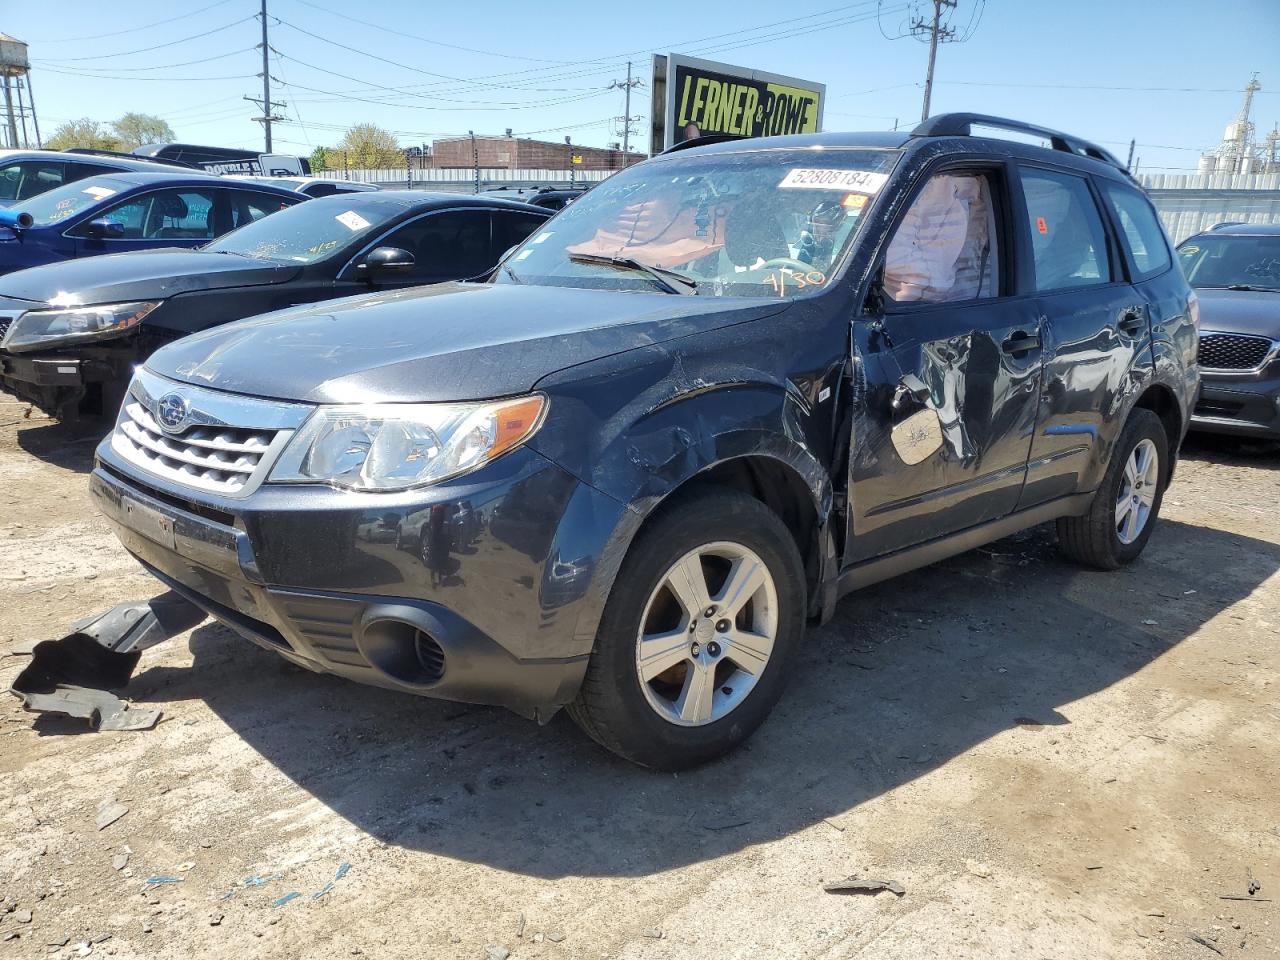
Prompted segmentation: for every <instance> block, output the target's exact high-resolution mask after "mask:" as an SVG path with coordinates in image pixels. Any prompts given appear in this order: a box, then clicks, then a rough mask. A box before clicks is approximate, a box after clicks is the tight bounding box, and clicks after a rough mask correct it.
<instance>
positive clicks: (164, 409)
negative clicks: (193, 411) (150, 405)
mask: <svg viewBox="0 0 1280 960" xmlns="http://www.w3.org/2000/svg"><path fill="white" fill-rule="evenodd" d="M189 410H190V407H189V406H188V404H187V398H186V397H184V396H183V395H182V394H180V393H166V394H165V395H164V396H163V397H161V398H160V402H159V403H157V404H156V419H157V420H159V421H160V426H161V427H163V428H164V429H165V430H166V431H168V432H170V433H176V432H177V431H179V430H181V429H182V428H183V426H185V425H186V422H187V413H188V411H189Z"/></svg>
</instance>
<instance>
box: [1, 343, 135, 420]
mask: <svg viewBox="0 0 1280 960" xmlns="http://www.w3.org/2000/svg"><path fill="white" fill-rule="evenodd" d="M140 359H143V358H142V357H141V356H140V355H139V352H138V346H137V343H136V341H135V339H134V338H132V337H129V338H126V339H123V340H120V341H114V342H112V341H108V342H106V343H100V344H91V345H89V344H87V345H85V346H83V347H81V348H80V349H78V350H76V351H74V352H72V351H65V352H62V351H47V352H37V353H9V352H8V351H4V350H0V389H3V390H4V391H5V392H7V393H10V394H13V395H14V396H15V397H17V398H19V399H20V400H26V401H27V402H29V403H34V404H35V405H36V406H38V407H40V408H41V409H42V410H44V411H45V412H47V413H50V414H52V415H54V416H65V415H68V414H69V413H71V412H73V411H71V410H70V409H69V407H70V405H71V404H73V403H76V402H78V401H79V400H80V399H81V398H83V397H84V395H85V391H86V388H88V387H89V386H90V385H92V384H106V383H113V384H116V385H117V386H118V387H119V388H120V389H121V390H123V388H124V386H125V385H126V384H127V383H128V382H129V377H130V376H132V374H133V367H134V364H136V363H137V362H138V361H139V360H140ZM100 412H101V413H104V414H114V413H115V411H114V410H110V411H108V410H103V411H100Z"/></svg>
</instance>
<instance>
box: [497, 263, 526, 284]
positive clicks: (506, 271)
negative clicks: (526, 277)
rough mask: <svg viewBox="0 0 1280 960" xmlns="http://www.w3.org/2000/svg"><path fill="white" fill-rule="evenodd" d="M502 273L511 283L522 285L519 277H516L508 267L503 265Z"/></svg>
mask: <svg viewBox="0 0 1280 960" xmlns="http://www.w3.org/2000/svg"><path fill="white" fill-rule="evenodd" d="M502 272H503V273H505V274H506V275H507V276H508V277H510V278H511V282H512V283H524V281H523V280H521V279H520V278H519V277H517V276H516V272H515V271H514V270H512V269H511V268H510V267H508V266H507V265H506V264H505V263H504V264H503V265H502Z"/></svg>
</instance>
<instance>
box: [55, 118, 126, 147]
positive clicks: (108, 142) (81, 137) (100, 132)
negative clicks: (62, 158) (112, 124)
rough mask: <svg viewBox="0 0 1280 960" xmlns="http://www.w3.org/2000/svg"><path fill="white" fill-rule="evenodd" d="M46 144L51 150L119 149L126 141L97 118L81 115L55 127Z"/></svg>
mask: <svg viewBox="0 0 1280 960" xmlns="http://www.w3.org/2000/svg"><path fill="white" fill-rule="evenodd" d="M44 145H45V146H46V147H48V148H49V149H51V150H70V149H71V148H72V147H87V148H89V149H90V150H119V149H120V148H121V147H123V146H124V143H123V142H122V141H121V140H120V138H119V137H117V136H116V135H115V134H114V133H112V132H111V131H110V130H108V129H107V128H106V127H104V126H103V125H102V124H101V123H99V122H98V121H97V120H90V119H89V118H88V117H81V118H80V119H79V120H68V121H67V122H66V123H64V124H62V125H61V126H59V127H58V128H57V129H55V130H54V131H53V135H52V136H50V137H49V138H48V139H46V140H45V142H44Z"/></svg>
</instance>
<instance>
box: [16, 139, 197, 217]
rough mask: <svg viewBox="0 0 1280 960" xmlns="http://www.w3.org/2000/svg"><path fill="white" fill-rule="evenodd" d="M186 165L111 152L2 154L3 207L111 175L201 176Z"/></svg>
mask: <svg viewBox="0 0 1280 960" xmlns="http://www.w3.org/2000/svg"><path fill="white" fill-rule="evenodd" d="M197 172H198V171H196V170H194V169H192V168H191V167H190V166H189V165H187V164H185V163H175V162H174V161H171V160H148V159H146V158H145V157H135V156H132V155H130V154H123V153H113V152H111V151H109V150H69V151H58V150H0V206H11V205H13V204H17V203H21V202H22V201H24V200H30V199H31V198H32V197H38V196H39V195H40V194H42V193H44V192H45V191H47V190H52V189H53V188H54V187H60V186H62V185H63V184H66V183H74V182H75V181H77V180H84V179H85V178H86V177H97V176H101V175H103V174H108V173H187V174H192V173H197Z"/></svg>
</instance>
